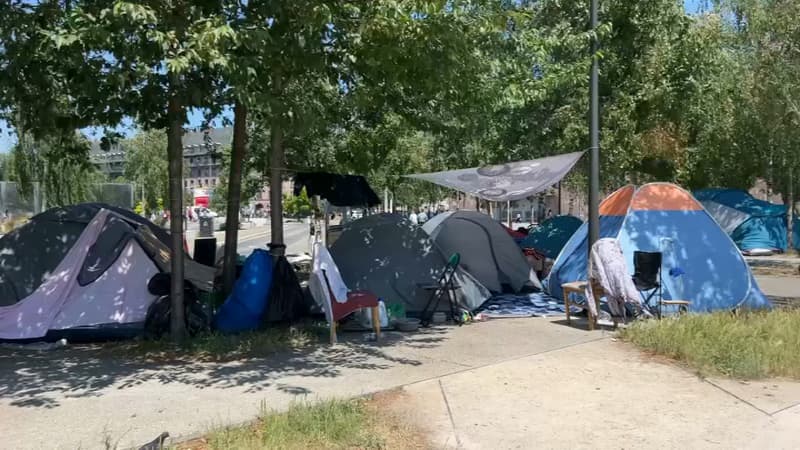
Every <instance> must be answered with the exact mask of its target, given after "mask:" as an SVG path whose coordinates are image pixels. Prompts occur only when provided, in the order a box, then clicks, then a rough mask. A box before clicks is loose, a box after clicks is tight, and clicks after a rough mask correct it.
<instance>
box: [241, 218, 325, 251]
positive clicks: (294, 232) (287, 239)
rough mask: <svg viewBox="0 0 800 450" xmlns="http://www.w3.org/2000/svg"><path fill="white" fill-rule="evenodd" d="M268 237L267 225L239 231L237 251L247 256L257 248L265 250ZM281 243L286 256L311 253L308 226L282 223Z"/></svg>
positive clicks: (268, 229)
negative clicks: (283, 244) (282, 242)
mask: <svg viewBox="0 0 800 450" xmlns="http://www.w3.org/2000/svg"><path fill="white" fill-rule="evenodd" d="M270 236H271V234H270V227H269V224H267V225H266V226H260V227H255V228H250V229H244V230H240V231H239V244H238V245H237V247H236V248H237V251H238V252H239V253H240V254H242V255H249V254H250V252H252V251H253V250H255V249H257V248H267V244H268V243H269V241H270ZM283 241H284V243H285V244H286V253H287V254H290V255H297V254H301V253H308V252H310V251H311V249H310V248H309V230H308V225H307V224H305V223H299V222H284V223H283Z"/></svg>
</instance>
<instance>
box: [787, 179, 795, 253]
mask: <svg viewBox="0 0 800 450" xmlns="http://www.w3.org/2000/svg"><path fill="white" fill-rule="evenodd" d="M787 197H788V206H789V207H788V208H787V212H786V214H787V216H788V217H787V218H786V225H787V228H788V230H787V234H788V236H787V242H788V244H789V245H788V248H787V249H786V252H787V253H789V252H792V251H794V233H793V230H794V167H790V168H789V192H788V195H787Z"/></svg>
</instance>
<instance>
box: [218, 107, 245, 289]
mask: <svg viewBox="0 0 800 450" xmlns="http://www.w3.org/2000/svg"><path fill="white" fill-rule="evenodd" d="M246 152H247V106H245V105H243V104H241V103H237V104H236V106H235V107H234V109H233V146H232V148H231V167H230V169H231V171H230V174H229V176H228V210H227V213H226V214H225V264H224V266H223V270H222V290H223V292H224V293H225V295H226V296H227V295H228V294H230V292H231V290H233V284H234V283H235V282H236V256H237V252H236V247H237V244H238V243H239V210H240V208H241V205H240V203H241V197H242V165H243V162H244V158H245V155H246ZM234 219H235V220H234Z"/></svg>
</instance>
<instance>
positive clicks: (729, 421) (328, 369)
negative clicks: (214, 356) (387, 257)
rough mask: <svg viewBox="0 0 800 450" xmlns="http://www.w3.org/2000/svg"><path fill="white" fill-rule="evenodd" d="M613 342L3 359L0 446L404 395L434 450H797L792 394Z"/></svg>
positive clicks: (455, 335) (406, 340) (565, 334)
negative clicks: (159, 360) (697, 373)
mask: <svg viewBox="0 0 800 450" xmlns="http://www.w3.org/2000/svg"><path fill="white" fill-rule="evenodd" d="M612 335H613V334H612V333H610V332H608V331H602V330H601V331H594V332H588V331H585V329H584V328H578V327H569V326H566V325H565V324H564V323H563V321H562V320H558V319H555V320H554V319H504V320H503V319H501V320H494V321H489V322H486V323H478V324H473V325H470V326H465V327H460V328H456V327H448V328H438V329H432V330H428V331H426V332H422V333H418V334H414V335H402V334H398V333H387V335H386V337H385V339H384V340H383V341H382V342H381V343H380V344H373V343H364V342H361V341H360V335H358V334H355V335H351V338H352V339H351V342H349V343H345V344H342V345H338V346H336V347H333V348H331V347H328V346H323V347H320V348H317V349H315V350H313V351H308V352H295V353H291V354H287V355H281V356H276V357H274V358H268V359H258V360H247V361H238V362H231V363H224V364H216V363H214V364H212V363H174V364H158V365H156V364H148V363H145V362H141V361H138V362H134V361H124V360H123V361H120V360H118V359H115V360H108V359H99V358H97V356H96V354H94V353H92V352H88V351H86V350H81V349H79V348H71V349H67V350H64V351H53V352H47V353H34V354H31V353H27V354H25V355H19V354H9V353H8V351H7V350H0V436H2V439H3V445H2V446H3V447H4V448H15V449H25V448H70V449H73V448H78V447H80V448H102V447H103V446H104V445H105V444H104V443H105V442H106V440H108V441H110V442H111V443H115V444H118V445H119V446H120V447H123V448H124V447H128V446H133V445H136V444H141V443H144V442H146V441H149V440H151V439H153V438H154V437H155V436H157V435H158V434H159V433H161V432H162V431H169V432H170V434H172V435H173V436H187V435H191V434H193V433H197V432H202V431H206V430H208V429H209V428H211V427H214V426H219V425H223V424H229V423H238V422H243V421H246V420H249V419H252V418H253V417H255V416H256V415H257V414H258V412H259V410H260V409H261V408H262V407H266V408H275V409H282V408H286V407H287V406H288V405H289V404H290V403H291V402H292V401H294V400H296V399H298V398H302V399H312V400H313V399H320V398H327V397H345V396H353V395H359V394H365V393H370V392H376V391H379V390H385V389H390V388H394V387H398V386H405V388H404V389H405V391H406V393H407V394H408V399H407V401H403V402H399V404H398V405H396V406H395V407H398V408H408V409H407V411H406V417H409V418H411V420H416V421H418V423H419V424H420V425H421V426H424V427H425V428H426V429H427V430H428V431H429V432H430V433H431V436H432V438H433V439H434V440H435V442H434V443H435V445H436V447H458V446H460V447H464V448H537V447H538V448H541V447H546V448H580V447H587V448H588V447H593V448H594V447H598V446H599V447H615V448H622V447H634V448H635V447H651V446H652V447H655V446H658V447H666V448H677V447H684V448H705V447H715V448H733V447H753V446H754V444H756V443H763V444H764V445H761V446H760V447H761V448H781V447H785V448H791V447H795V448H796V447H797V445H796V444H798V441H796V440H793V439H796V438H795V436H796V433H795V432H794V431H792V432H791V433H790V428H791V427H797V426H800V408H798V407H797V406H795V405H797V404H798V403H800V387H798V384H794V383H777V382H775V383H773V382H770V383H766V384H749V385H742V384H740V383H735V382H730V381H719V382H717V383H718V385H714V384H712V383H710V382H706V381H703V380H700V379H698V378H696V377H694V376H692V375H691V374H689V373H687V372H685V371H683V370H680V369H677V368H675V367H673V366H671V365H665V364H660V363H657V362H651V361H648V360H646V359H643V358H642V357H641V356H640V354H639V353H638V352H636V351H634V350H632V349H631V348H629V347H627V346H626V345H624V344H622V343H619V342H614V341H612V340H611V336H612ZM2 352H6V353H2ZM795 429H796V428H795ZM792 433H794V434H792ZM766 439H770V440H766Z"/></svg>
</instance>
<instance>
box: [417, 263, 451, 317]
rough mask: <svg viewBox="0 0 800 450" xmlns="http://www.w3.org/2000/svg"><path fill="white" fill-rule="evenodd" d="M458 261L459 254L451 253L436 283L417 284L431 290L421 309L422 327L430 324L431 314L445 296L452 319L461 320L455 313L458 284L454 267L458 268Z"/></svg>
mask: <svg viewBox="0 0 800 450" xmlns="http://www.w3.org/2000/svg"><path fill="white" fill-rule="evenodd" d="M460 262H461V255H460V254H458V253H453V254H452V255H451V256H450V259H449V260H447V264H446V265H445V266H444V269H443V270H442V274H441V275H440V276H439V280H438V281H437V282H436V283H428V284H425V283H421V284H418V285H417V286H418V287H420V288H422V289H424V290H426V291H431V294H430V296H429V297H428V302H427V303H426V304H425V309H423V310H422V313H421V314H420V323H421V325H422V326H423V327H427V326H428V325H430V323H431V319H432V318H433V314H434V313H435V312H436V310H437V309H438V308H439V303H440V302H441V301H442V299H444V298H447V302H448V303H449V304H450V316H451V317H452V319H453V321H454V322H456V323H458V324H459V325H461V320H460V318H459V316H458V313H457V306H458V300H457V299H456V289H458V288H459V286H458V284H457V283H456V280H455V274H456V269H458V265H459V263H460ZM431 305H433V308H431Z"/></svg>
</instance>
